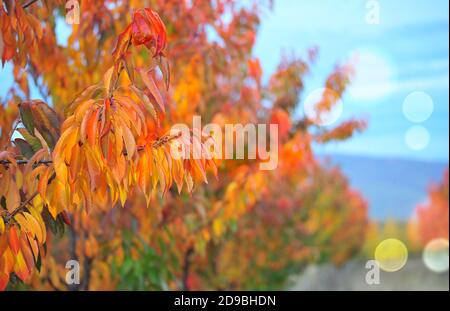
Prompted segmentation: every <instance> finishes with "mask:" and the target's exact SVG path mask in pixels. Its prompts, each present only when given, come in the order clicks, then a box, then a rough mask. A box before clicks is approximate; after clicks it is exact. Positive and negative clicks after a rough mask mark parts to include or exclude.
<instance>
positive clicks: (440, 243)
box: [422, 238, 449, 273]
mask: <svg viewBox="0 0 450 311" xmlns="http://www.w3.org/2000/svg"><path fill="white" fill-rule="evenodd" d="M422 259H423V262H424V264H425V266H426V267H427V268H428V269H430V270H431V271H433V272H436V273H442V272H445V271H448V266H449V256H448V240H447V239H444V238H440V239H434V240H431V241H430V242H428V244H427V245H426V246H425V249H424V251H423V255H422Z"/></svg>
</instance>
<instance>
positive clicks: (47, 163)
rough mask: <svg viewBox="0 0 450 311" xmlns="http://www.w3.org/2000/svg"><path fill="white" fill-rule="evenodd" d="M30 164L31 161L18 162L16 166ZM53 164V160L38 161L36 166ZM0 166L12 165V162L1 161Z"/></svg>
mask: <svg viewBox="0 0 450 311" xmlns="http://www.w3.org/2000/svg"><path fill="white" fill-rule="evenodd" d="M28 162H30V161H29V160H16V164H18V165H26V164H28ZM52 163H53V161H52V160H40V161H36V165H39V164H45V165H49V164H52ZM0 164H2V165H10V164H11V161H9V160H0Z"/></svg>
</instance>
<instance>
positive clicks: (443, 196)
mask: <svg viewBox="0 0 450 311" xmlns="http://www.w3.org/2000/svg"><path fill="white" fill-rule="evenodd" d="M443 175H444V176H443V178H442V182H440V183H439V184H434V185H431V186H430V189H429V194H428V200H427V202H425V203H423V204H420V205H418V206H417V208H416V213H415V216H416V217H415V218H414V219H412V220H411V222H410V226H411V227H412V228H411V230H410V231H411V232H410V235H411V236H412V237H413V238H415V240H416V241H417V244H419V245H422V246H425V245H426V244H427V243H428V242H430V241H431V240H433V239H438V238H445V239H447V240H448V219H449V214H448V209H449V205H448V169H447V170H446V171H445V172H444V174H443Z"/></svg>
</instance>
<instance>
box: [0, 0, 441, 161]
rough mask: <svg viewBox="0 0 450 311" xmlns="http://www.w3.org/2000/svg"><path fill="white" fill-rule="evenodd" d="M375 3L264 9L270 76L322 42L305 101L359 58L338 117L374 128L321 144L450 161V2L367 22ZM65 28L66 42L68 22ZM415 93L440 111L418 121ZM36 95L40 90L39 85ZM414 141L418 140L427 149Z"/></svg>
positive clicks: (261, 47)
mask: <svg viewBox="0 0 450 311" xmlns="http://www.w3.org/2000/svg"><path fill="white" fill-rule="evenodd" d="M368 2H369V1H367V0H346V1H343V0H315V1H309V0H308V1H298V0H278V1H275V2H274V8H273V10H271V11H270V10H265V11H264V13H263V18H262V21H263V22H262V25H261V28H260V30H259V33H258V37H257V43H256V47H255V50H254V53H255V55H256V56H258V57H259V58H260V59H261V63H262V66H263V70H264V73H265V75H264V77H265V79H267V78H268V76H269V75H270V73H272V72H273V71H275V69H276V66H277V64H278V62H279V60H280V58H281V55H282V54H283V53H295V54H297V55H305V53H306V51H307V49H308V48H310V47H312V46H318V47H319V48H320V53H319V58H318V60H317V62H316V63H315V64H314V65H313V67H312V70H311V72H312V74H311V75H310V76H309V77H308V79H307V81H306V89H305V92H304V96H303V98H302V99H301V100H302V101H304V100H305V98H306V97H307V95H308V94H310V93H311V92H312V91H314V90H315V89H317V88H320V87H322V86H323V82H324V80H325V78H326V76H327V74H328V73H329V72H330V71H331V70H332V69H333V67H334V66H335V64H336V63H337V62H344V61H347V60H350V59H352V60H355V59H357V61H358V63H357V66H356V68H357V74H356V77H357V78H356V81H355V83H354V86H353V87H352V88H351V89H350V91H349V92H348V93H347V94H346V95H345V96H344V98H343V100H342V102H343V112H342V115H341V116H340V117H339V119H338V121H340V120H344V119H346V118H348V117H350V116H361V117H364V118H367V119H368V121H369V127H368V129H367V130H366V131H365V132H364V133H363V134H360V135H358V136H356V137H354V138H352V139H351V140H349V141H346V142H340V143H332V144H328V145H326V146H315V149H316V151H317V152H319V153H344V154H355V155H367V156H380V157H395V158H409V159H419V160H429V161H444V162H448V158H449V153H448V148H449V137H448V132H449V106H448V101H449V91H448V83H449V49H448V44H449V42H448V26H449V16H448V6H449V5H448V2H447V1H445V0H434V1H429V0H428V1H427V0H414V1H407V0H395V1H392V0H378V1H377V2H378V3H379V9H380V11H379V18H380V19H379V24H368V23H367V22H366V16H367V14H368V13H369V9H367V8H366V4H367V3H368ZM372 2H373V1H372ZM58 28H59V29H58V35H59V36H60V38H59V39H60V41H61V42H63V41H65V40H64V38H63V37H67V33H68V32H67V28H65V27H58ZM0 78H1V79H0V80H1V81H0V82H1V83H0V97H2V96H4V95H5V93H6V91H7V89H8V88H9V86H10V85H11V83H12V75H11V66H10V65H8V64H7V65H6V66H5V68H4V69H0ZM412 92H425V94H427V95H428V96H429V97H431V99H432V107H433V110H432V114H431V116H430V117H429V118H428V119H427V120H425V121H424V122H420V123H415V122H411V121H410V120H408V119H407V118H406V116H405V114H404V113H403V111H402V107H403V103H404V100H405V98H406V97H407V96H408V95H409V94H411V93H412ZM32 97H34V98H39V97H40V96H39V94H38V93H37V91H36V90H34V89H33V90H32ZM418 105H419V106H420V103H419V104H418ZM416 108H417V107H416ZM419 108H420V107H419ZM302 113H303V112H302V111H301V110H299V111H298V114H299V115H301V114H302ZM412 126H415V128H412ZM408 131H409V132H408ZM424 132H425V133H424ZM407 133H408V134H407ZM406 136H407V137H408V140H406V139H405V137H406ZM406 141H408V142H409V143H410V145H411V142H412V143H413V144H416V145H417V143H418V145H419V147H420V148H421V149H420V150H416V149H413V148H411V147H410V146H408V144H407V143H406ZM421 142H422V143H421Z"/></svg>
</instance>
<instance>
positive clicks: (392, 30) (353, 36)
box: [255, 0, 449, 162]
mask: <svg viewBox="0 0 450 311" xmlns="http://www.w3.org/2000/svg"><path fill="white" fill-rule="evenodd" d="M367 2H368V1H366V0H353V1H350V0H348V1H342V0H334V1H331V0H329V1H327V0H320V1H319V0H317V1H296V0H291V1H289V0H280V1H275V3H274V9H273V11H265V12H264V16H263V23H262V25H261V28H260V32H259V34H258V39H257V44H256V48H255V55H257V56H258V57H260V59H261V62H262V66H263V69H264V71H265V78H266V79H267V77H268V75H269V74H270V73H271V72H273V71H274V70H275V68H276V66H277V64H278V61H279V59H280V57H281V55H282V54H283V53H291V52H294V53H295V54H298V55H305V51H306V50H307V49H308V48H309V47H311V46H314V45H317V46H318V47H319V48H320V54H319V58H318V61H317V63H316V64H315V65H314V66H313V67H312V70H311V73H312V74H311V76H309V77H308V79H307V81H306V90H305V92H304V96H303V98H302V100H304V99H305V97H306V96H307V95H308V94H309V93H310V92H312V91H313V90H315V89H316V88H319V87H322V86H323V82H324V80H325V77H326V76H327V74H328V73H329V72H330V71H331V70H332V69H333V67H334V66H335V64H336V63H337V62H343V61H346V60H349V59H355V56H356V57H358V58H357V59H359V60H358V63H357V64H359V65H357V66H356V67H357V74H356V77H357V78H356V80H357V81H356V82H355V85H354V87H353V88H352V89H351V91H350V92H348V93H347V94H346V95H345V96H344V98H343V113H342V115H341V117H340V119H339V120H343V119H345V118H347V117H349V116H363V117H366V118H368V120H369V127H368V129H367V130H366V132H364V133H363V134H360V135H358V136H356V137H354V138H353V139H351V140H349V141H347V142H344V143H334V144H329V145H327V146H325V147H322V146H316V150H317V151H318V152H323V153H328V152H331V153H345V154H356V155H368V156H381V157H395V158H410V159H420V160H430V161H444V162H448V158H449V154H448V148H449V137H448V131H449V107H448V101H449V91H448V81H449V60H448V59H449V49H448V44H449V42H448V26H449V16H448V2H447V1H445V0H441V1H437V0H435V1H429V0H428V1H427V0H414V1H406V0H395V1H392V0H379V1H377V2H378V3H379V9H380V10H379V13H380V14H379V16H380V19H379V24H368V23H367V22H366V15H367V14H368V12H369V10H368V9H367V8H366V4H367ZM415 91H416V92H425V93H426V94H428V96H430V97H431V99H432V106H433V111H432V114H431V116H430V117H429V118H428V119H427V120H426V121H424V122H420V123H415V122H411V121H410V120H408V119H407V118H406V116H405V115H404V113H403V110H402V107H403V102H404V100H405V98H406V96H408V95H409V94H410V93H411V92H415ZM418 105H419V106H416V108H417V109H420V103H418ZM298 113H299V114H301V113H302V111H298ZM413 125H415V126H416V128H415V129H417V127H419V129H421V130H422V132H423V131H425V132H426V133H425V134H428V138H429V140H428V143H427V141H426V138H427V137H425V141H424V142H423V144H421V140H423V139H424V138H423V135H418V136H417V137H416V136H415V135H416V134H415V133H417V131H414V130H412V131H411V132H410V135H409V136H408V137H409V142H410V143H411V139H412V143H413V144H417V143H418V144H419V147H420V148H422V149H420V150H416V149H412V148H410V147H409V146H408V144H407V143H406V142H405V136H406V135H407V132H408V130H410V129H411V126H413ZM422 132H421V131H419V134H420V133H422ZM420 145H421V146H420Z"/></svg>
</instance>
